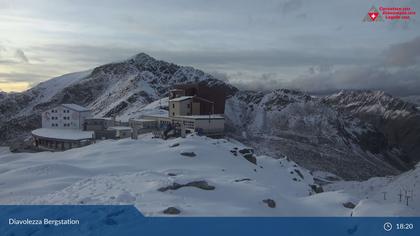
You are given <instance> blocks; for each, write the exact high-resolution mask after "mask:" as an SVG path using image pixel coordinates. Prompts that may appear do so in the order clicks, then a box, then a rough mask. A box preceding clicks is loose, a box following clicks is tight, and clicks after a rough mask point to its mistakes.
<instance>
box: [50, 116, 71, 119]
mask: <svg viewBox="0 0 420 236" xmlns="http://www.w3.org/2000/svg"><path fill="white" fill-rule="evenodd" d="M63 119H64V120H70V116H64V117H63ZM51 120H58V117H57V116H53V117H51Z"/></svg>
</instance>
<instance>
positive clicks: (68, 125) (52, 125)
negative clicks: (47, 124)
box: [51, 123, 70, 127]
mask: <svg viewBox="0 0 420 236" xmlns="http://www.w3.org/2000/svg"><path fill="white" fill-rule="evenodd" d="M63 126H64V127H70V124H69V123H64V124H63ZM51 127H58V124H57V123H52V124H51Z"/></svg>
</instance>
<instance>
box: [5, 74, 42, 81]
mask: <svg viewBox="0 0 420 236" xmlns="http://www.w3.org/2000/svg"><path fill="white" fill-rule="evenodd" d="M46 77H47V76H46V75H40V74H32V73H0V82H6V83H13V82H30V83H38V82H40V81H42V80H43V79H45V78H46Z"/></svg>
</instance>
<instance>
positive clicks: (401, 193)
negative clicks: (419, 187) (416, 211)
mask: <svg viewBox="0 0 420 236" xmlns="http://www.w3.org/2000/svg"><path fill="white" fill-rule="evenodd" d="M398 196H400V202H401V200H402V191H401V189H400V194H398Z"/></svg>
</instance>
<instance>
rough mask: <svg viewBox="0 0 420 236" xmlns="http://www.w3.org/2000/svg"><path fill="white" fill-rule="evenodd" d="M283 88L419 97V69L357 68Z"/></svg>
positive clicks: (299, 80)
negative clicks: (384, 93) (362, 90)
mask: <svg viewBox="0 0 420 236" xmlns="http://www.w3.org/2000/svg"><path fill="white" fill-rule="evenodd" d="M287 87H291V88H298V89H302V90H306V91H310V92H316V93H323V92H327V91H337V90H341V89H374V90H384V91H386V92H389V93H391V94H394V95H398V96H407V95H414V94H419V93H420V69H419V68H415V67H413V68H409V69H402V68H400V69H397V70H388V69H386V68H384V67H372V66H358V67H351V68H346V69H339V70H335V71H330V72H322V73H317V74H312V75H305V76H301V77H299V78H296V79H294V80H293V81H292V82H291V83H290V84H289V85H287Z"/></svg>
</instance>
